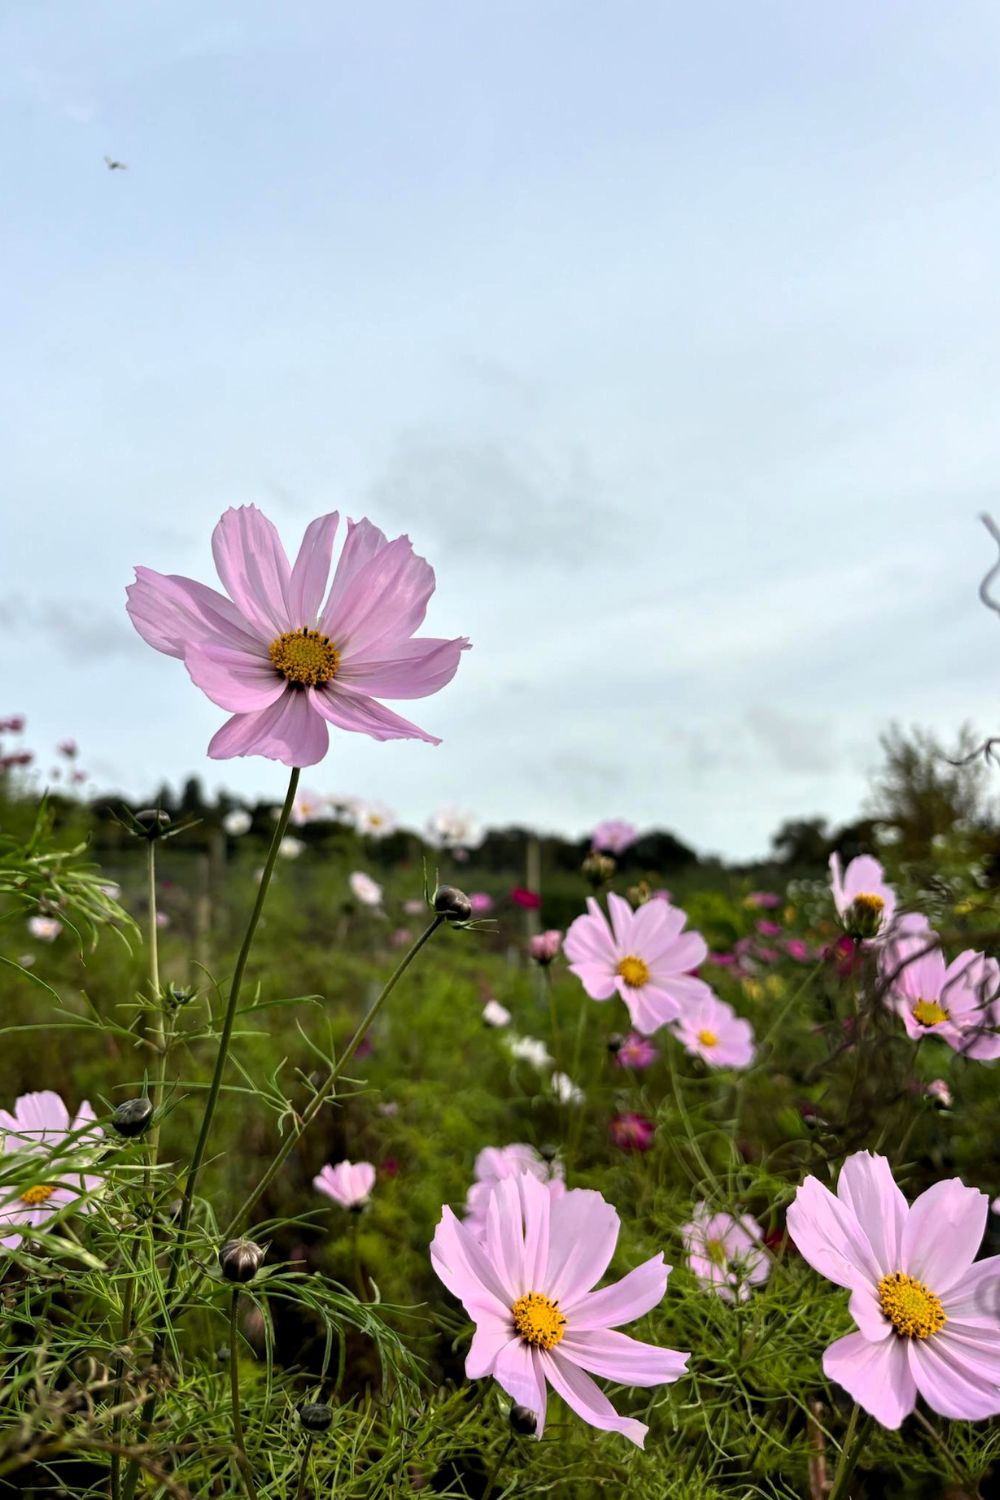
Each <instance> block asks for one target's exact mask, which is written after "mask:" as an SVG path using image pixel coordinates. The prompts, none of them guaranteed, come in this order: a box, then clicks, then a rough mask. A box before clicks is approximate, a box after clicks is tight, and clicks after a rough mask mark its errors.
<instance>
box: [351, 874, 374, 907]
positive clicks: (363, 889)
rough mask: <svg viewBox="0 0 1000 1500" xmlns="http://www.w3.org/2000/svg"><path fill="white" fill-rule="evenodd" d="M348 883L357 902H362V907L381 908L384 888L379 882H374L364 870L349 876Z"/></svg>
mask: <svg viewBox="0 0 1000 1500" xmlns="http://www.w3.org/2000/svg"><path fill="white" fill-rule="evenodd" d="M347 883H348V885H349V886H350V887H351V890H352V892H353V893H354V897H355V900H357V901H360V902H361V904H362V906H381V904H382V887H381V886H380V885H379V883H378V881H377V880H373V879H372V878H371V876H370V875H366V874H365V873H364V871H363V870H354V871H353V872H352V873H351V874H350V875H348V877H347Z"/></svg>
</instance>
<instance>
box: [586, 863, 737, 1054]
mask: <svg viewBox="0 0 1000 1500" xmlns="http://www.w3.org/2000/svg"><path fill="white" fill-rule="evenodd" d="M608 912H609V914H610V923H609V921H608V918H607V917H605V915H604V913H603V912H602V910H601V908H600V906H599V905H598V904H597V902H596V900H595V899H594V897H593V896H589V897H588V898H587V914H586V916H582V917H577V919H576V921H575V922H573V923H572V925H571V926H570V929H569V931H568V932H567V934H566V941H565V943H564V945H563V947H564V949H565V952H566V957H567V958H568V959H569V966H570V970H571V971H572V973H574V974H575V975H576V976H577V978H578V979H579V980H580V982H581V983H582V985H583V987H584V989H585V990H586V991H587V994H588V995H589V996H590V998H591V999H592V1000H609V999H610V998H611V996H612V995H614V994H615V993H617V994H619V995H620V996H621V998H622V999H623V1000H624V1001H625V1004H626V1005H627V1006H628V1012H629V1015H630V1016H631V1018H632V1025H633V1026H634V1027H635V1029H636V1031H640V1032H642V1033H643V1035H644V1036H648V1035H650V1034H651V1033H652V1032H654V1031H658V1030H659V1028H660V1027H661V1026H664V1025H666V1023H667V1022H668V1021H673V1020H675V1019H676V1018H677V1016H679V1015H680V1014H681V1010H682V1008H687V1007H690V1006H692V1005H696V1004H698V1003H700V1002H703V1001H704V1000H705V999H706V998H708V997H710V996H711V993H712V992H711V990H710V989H709V987H708V985H707V984H706V983H705V982H704V980H702V979H696V978H694V977H693V975H692V974H691V972H690V971H691V970H692V969H694V968H696V967H697V966H698V964H700V963H701V962H702V961H703V960H704V958H705V955H706V953H707V952H708V949H707V948H706V946H705V940H704V938H703V937H702V936H701V934H700V933H697V932H682V930H681V929H682V928H683V926H684V924H685V922H686V921H687V917H686V915H685V914H684V912H682V911H681V910H680V908H679V907H677V906H670V905H668V903H667V902H665V901H647V902H646V904H645V905H644V906H640V907H639V909H638V910H637V911H633V910H632V908H631V906H629V904H628V902H627V901H625V900H623V898H622V897H621V896H616V895H615V893H614V892H613V891H612V892H610V893H609V895H608Z"/></svg>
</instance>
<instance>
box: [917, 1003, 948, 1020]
mask: <svg viewBox="0 0 1000 1500" xmlns="http://www.w3.org/2000/svg"><path fill="white" fill-rule="evenodd" d="M913 1019H914V1020H915V1021H919V1022H920V1024H921V1026H940V1024H941V1022H942V1021H947V1019H948V1012H947V1011H946V1010H945V1008H944V1006H943V1005H939V1004H938V1002H937V1001H936V1000H918V1001H917V1003H916V1005H915V1006H914V1007H913Z"/></svg>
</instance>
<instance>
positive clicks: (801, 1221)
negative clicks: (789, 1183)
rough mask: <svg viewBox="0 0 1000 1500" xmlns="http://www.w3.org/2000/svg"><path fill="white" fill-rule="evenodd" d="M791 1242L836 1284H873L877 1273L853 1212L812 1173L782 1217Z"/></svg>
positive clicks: (870, 1249) (878, 1278)
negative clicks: (784, 1216) (785, 1214)
mask: <svg viewBox="0 0 1000 1500" xmlns="http://www.w3.org/2000/svg"><path fill="white" fill-rule="evenodd" d="M786 1224H787V1228H788V1233H789V1235H790V1236H791V1238H792V1241H793V1243H794V1244H795V1245H796V1246H797V1248H798V1251H799V1254H800V1255H802V1256H803V1257H804V1258H805V1259H806V1260H807V1261H808V1262H809V1264H810V1265H811V1266H812V1267H813V1269H814V1270H816V1271H818V1272H819V1273H820V1275H821V1276H826V1277H827V1278H828V1279H829V1280H830V1281H833V1282H836V1284H837V1286H846V1287H850V1288H851V1290H853V1289H854V1288H855V1287H857V1286H865V1285H866V1284H867V1285H868V1286H873V1285H875V1284H876V1283H877V1282H878V1281H880V1280H881V1273H880V1271H879V1269H878V1263H877V1261H876V1259H875V1253H874V1251H873V1250H872V1247H871V1245H870V1244H869V1241H868V1236H867V1235H866V1234H865V1232H864V1230H863V1229H862V1228H861V1225H860V1224H859V1223H858V1221H857V1218H856V1217H855V1215H854V1213H853V1212H852V1211H851V1210H850V1209H849V1208H848V1207H847V1206H846V1205H845V1204H844V1203H842V1202H841V1201H840V1199H839V1198H835V1197H834V1195H833V1194H832V1193H831V1192H830V1190H829V1189H828V1188H825V1187H824V1186H823V1184H822V1183H821V1182H820V1181H819V1180H818V1178H816V1177H807V1178H806V1180H805V1182H804V1183H803V1184H802V1186H801V1187H800V1188H799V1189H798V1191H797V1193H796V1194H795V1197H794V1199H793V1201H792V1203H791V1206H790V1207H789V1210H788V1215H787V1218H786Z"/></svg>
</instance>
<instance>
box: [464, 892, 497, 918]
mask: <svg viewBox="0 0 1000 1500" xmlns="http://www.w3.org/2000/svg"><path fill="white" fill-rule="evenodd" d="M469 905H470V906H471V907H472V913H473V916H477V917H484V916H485V915H486V913H487V912H491V911H492V910H493V897H492V896H489V895H487V893H486V892H485V891H470V892H469Z"/></svg>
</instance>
